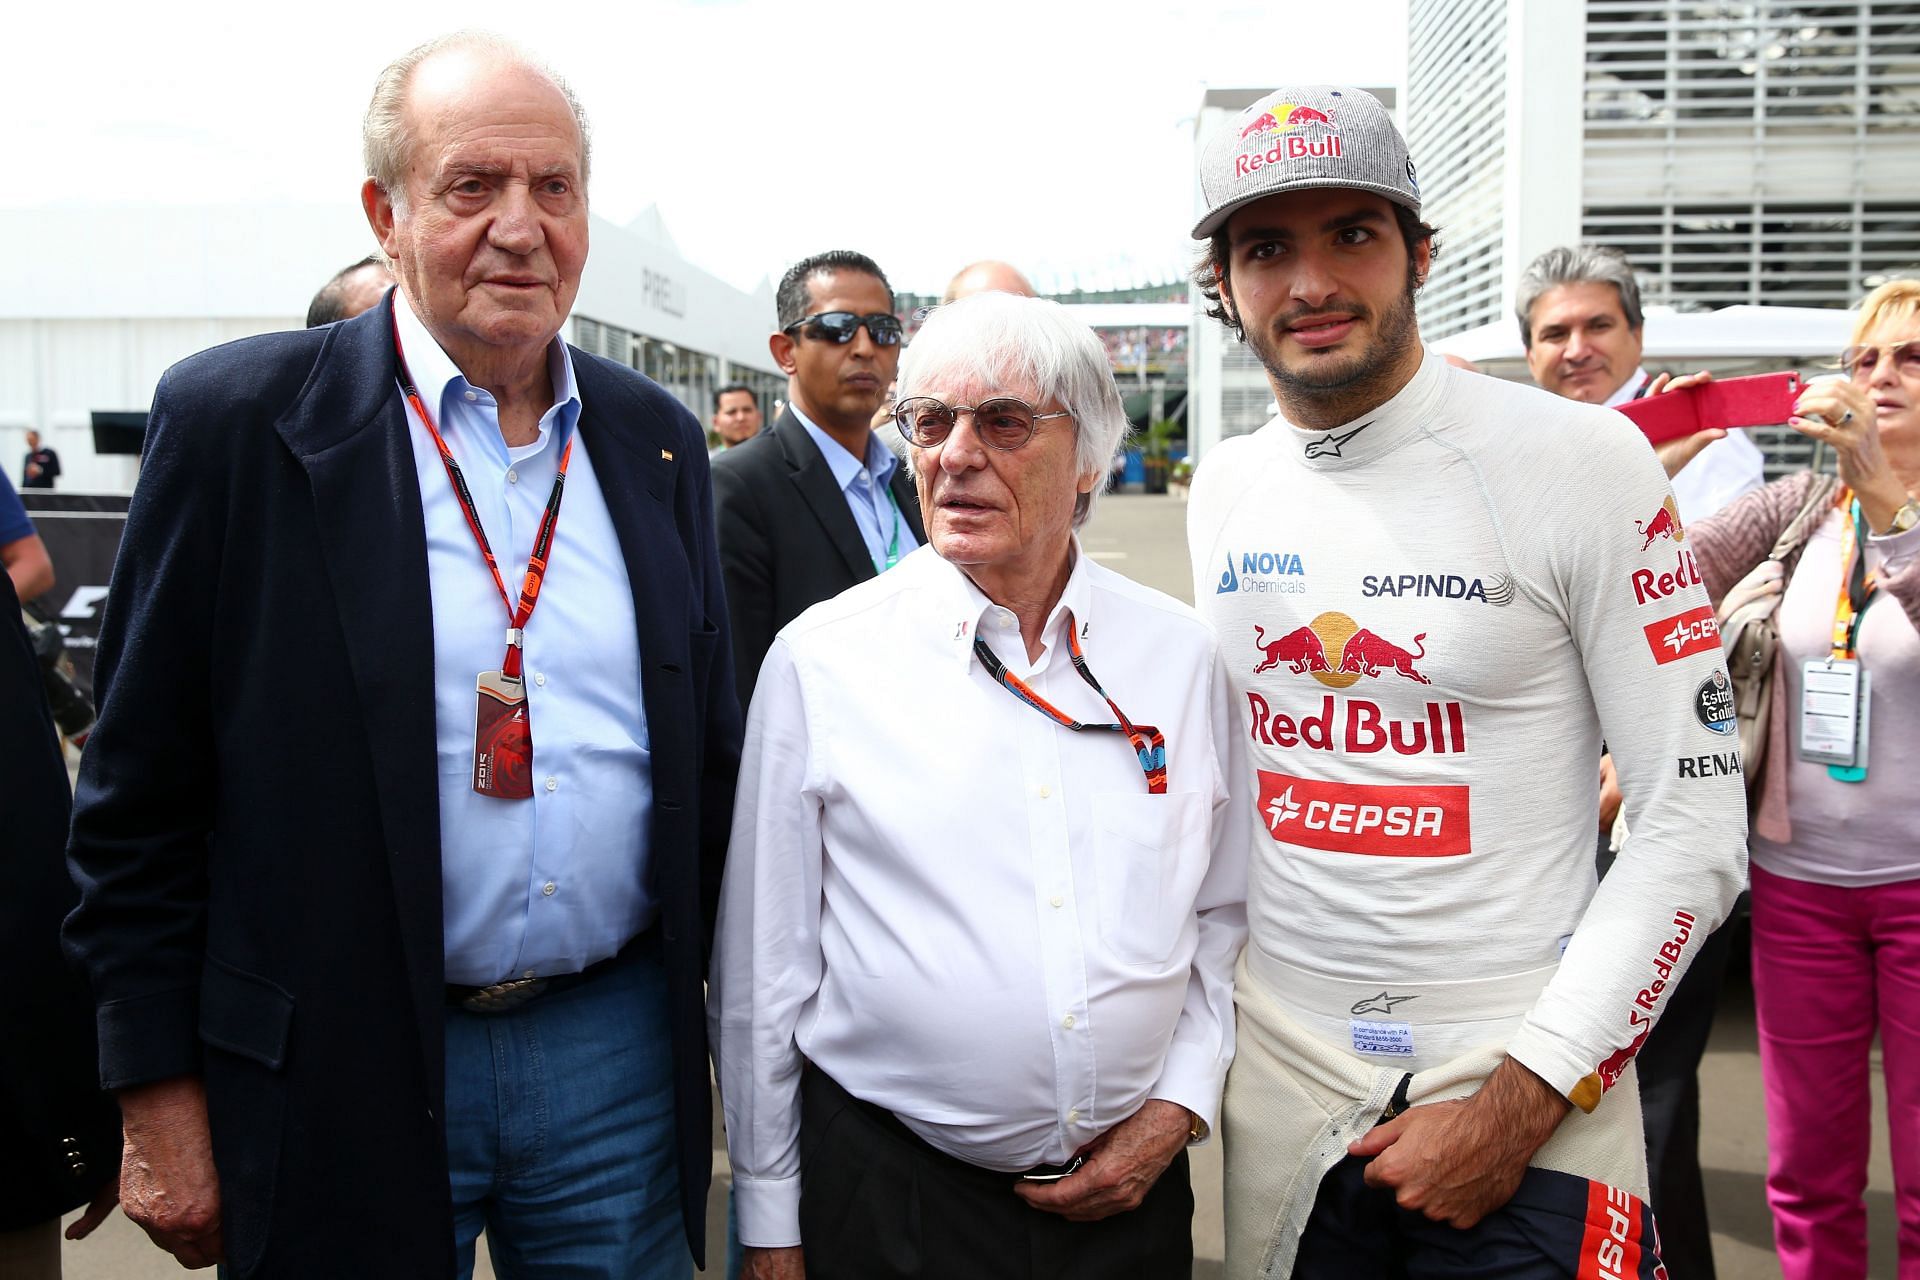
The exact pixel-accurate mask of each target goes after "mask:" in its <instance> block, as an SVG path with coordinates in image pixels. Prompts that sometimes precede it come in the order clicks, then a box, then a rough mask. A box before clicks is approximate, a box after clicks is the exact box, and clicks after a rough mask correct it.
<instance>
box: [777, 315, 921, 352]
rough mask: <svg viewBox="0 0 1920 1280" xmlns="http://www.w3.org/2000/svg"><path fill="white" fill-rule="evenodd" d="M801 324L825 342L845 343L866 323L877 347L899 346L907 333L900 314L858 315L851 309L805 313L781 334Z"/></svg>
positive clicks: (791, 330)
mask: <svg viewBox="0 0 1920 1280" xmlns="http://www.w3.org/2000/svg"><path fill="white" fill-rule="evenodd" d="M802 325H805V326H806V336H807V337H809V338H815V339H818V340H820V341H823V342H832V343H835V344H837V345H839V346H843V347H844V346H846V345H847V344H848V343H849V342H852V341H853V335H854V334H856V333H858V332H860V326H861V325H865V326H867V332H868V333H869V334H871V335H873V345H874V346H876V347H897V346H899V345H900V337H901V334H902V333H903V332H904V331H903V329H902V327H901V324H900V317H899V316H895V315H889V314H887V313H886V312H884V311H876V312H874V313H873V314H872V315H870V316H857V315H855V314H854V313H853V312H851V311H822V312H821V313H820V314H819V315H815V316H802V317H800V319H798V320H795V321H794V322H793V323H792V324H790V325H788V326H787V327H786V328H784V329H782V330H781V331H780V332H782V333H792V332H793V331H794V330H795V329H798V328H800V327H801V326H802Z"/></svg>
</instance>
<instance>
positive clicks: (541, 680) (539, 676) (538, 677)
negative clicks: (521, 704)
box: [533, 671, 547, 689]
mask: <svg viewBox="0 0 1920 1280" xmlns="http://www.w3.org/2000/svg"><path fill="white" fill-rule="evenodd" d="M533 682H534V683H535V684H537V685H539V686H540V687H541V688H542V689H544V688H546V687H547V673H546V672H544V671H536V672H534V673H533Z"/></svg>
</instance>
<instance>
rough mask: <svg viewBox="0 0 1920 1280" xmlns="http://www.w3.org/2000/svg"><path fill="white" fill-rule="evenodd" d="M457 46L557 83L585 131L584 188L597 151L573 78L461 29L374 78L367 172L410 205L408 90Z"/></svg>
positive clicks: (486, 35) (365, 137) (365, 136)
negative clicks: (426, 66)
mask: <svg viewBox="0 0 1920 1280" xmlns="http://www.w3.org/2000/svg"><path fill="white" fill-rule="evenodd" d="M456 49H465V50H473V51H475V52H479V53H489V54H493V55H494V56H496V57H498V58H499V59H500V60H501V61H503V62H509V63H515V64H518V65H520V66H523V67H526V68H527V69H528V70H530V71H533V72H535V73H536V74H538V75H541V76H544V77H545V78H546V79H548V80H550V81H552V82H553V87H554V88H556V89H558V90H559V91H560V96H561V97H563V98H565V99H566V100H567V109H568V111H570V112H571V113H572V114H573V123H574V125H575V126H576V127H577V128H578V129H579V130H580V182H581V185H582V186H583V187H584V186H585V185H586V181H587V168H588V164H589V161H590V160H591V158H592V153H593V142H592V138H593V135H592V131H591V130H589V128H588V127H587V113H586V111H585V109H584V108H582V107H581V105H580V100H579V99H578V98H576V97H574V96H573V90H572V89H571V88H569V87H568V85H567V82H566V81H565V80H563V79H561V78H560V76H559V75H558V74H557V73H556V72H555V71H554V70H553V68H551V67H549V66H547V65H546V64H545V63H543V62H541V61H540V60H539V59H538V58H535V57H534V56H533V55H531V54H529V53H528V52H527V51H526V50H525V49H522V48H521V47H520V46H519V45H517V44H515V43H514V42H513V41H511V40H509V39H507V38H506V37H505V36H500V35H495V34H493V33H492V32H490V31H455V32H452V33H451V34H449V35H444V36H437V37H435V38H434V39H432V40H429V41H427V42H426V43H425V44H423V45H420V46H418V47H417V48H414V49H409V50H408V51H407V52H406V53H403V54H401V55H400V56H399V57H398V58H396V59H394V60H393V61H392V62H391V63H388V64H387V69H386V70H385V71H382V72H381V73H380V78H379V79H378V80H376V81H374V85H373V101H372V102H370V103H368V104H367V116H366V120H365V122H364V123H363V124H362V126H361V132H360V141H361V147H362V150H363V151H364V153H365V156H366V162H367V175H368V176H369V177H371V178H372V179H373V181H374V184H375V185H376V186H378V187H379V188H380V189H381V190H382V191H384V192H386V193H387V198H388V199H390V200H392V201H393V203H394V205H395V207H396V208H402V209H404V208H405V207H406V198H407V168H408V166H409V165H411V164H412V162H413V144H414V141H415V139H414V137H413V135H412V134H411V133H410V132H409V131H408V129H407V89H408V87H409V86H410V85H411V83H412V81H413V73H414V72H415V71H417V70H419V68H420V64H421V63H423V62H425V61H427V59H429V58H431V57H433V56H434V55H435V54H440V53H447V52H450V51H452V50H456Z"/></svg>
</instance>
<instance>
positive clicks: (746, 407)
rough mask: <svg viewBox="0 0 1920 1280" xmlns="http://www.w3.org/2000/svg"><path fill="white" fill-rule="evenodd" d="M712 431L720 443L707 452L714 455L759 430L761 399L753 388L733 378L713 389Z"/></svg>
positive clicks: (717, 455) (738, 443) (747, 439)
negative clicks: (715, 389)
mask: <svg viewBox="0 0 1920 1280" xmlns="http://www.w3.org/2000/svg"><path fill="white" fill-rule="evenodd" d="M713 434H715V435H717V436H719V437H720V443H719V444H718V445H717V446H715V447H714V448H713V449H710V450H709V451H708V455H709V456H710V457H716V458H717V457H719V456H720V455H721V454H723V453H725V452H726V451H727V450H729V449H731V448H733V447H734V446H736V445H743V444H745V443H746V442H747V441H749V440H751V439H753V438H754V437H755V436H757V435H759V434H760V401H759V399H758V398H757V397H756V396H755V395H754V394H753V389H752V388H750V387H746V386H742V385H741V384H740V383H737V382H736V383H733V384H732V385H731V386H725V387H722V388H720V389H719V390H718V391H716V392H714V393H713Z"/></svg>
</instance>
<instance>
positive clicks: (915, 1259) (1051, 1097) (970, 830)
mask: <svg viewBox="0 0 1920 1280" xmlns="http://www.w3.org/2000/svg"><path fill="white" fill-rule="evenodd" d="M899 393H900V396H899V403H898V407H897V410H896V421H897V422H898V423H899V426H900V429H901V432H902V434H903V435H904V436H905V438H906V439H907V440H908V442H909V443H910V444H911V445H912V446H913V457H912V465H913V470H914V478H915V485H916V488H917V490H918V493H919V497H920V503H921V508H922V510H923V511H925V512H926V516H927V533H928V542H929V546H928V547H926V548H923V549H922V550H920V551H917V552H915V553H914V554H913V555H912V556H910V557H908V558H907V559H905V560H904V561H902V562H901V564H900V565H899V567H898V568H897V569H896V570H894V571H893V572H890V573H887V574H884V575H882V576H881V577H879V578H878V579H877V580H876V581H872V582H867V583H863V584H861V585H860V586H858V587H855V588H853V589H852V590H850V591H847V592H845V593H844V594H842V595H840V596H838V597H837V598H835V599H833V600H831V601H828V602H826V603H824V604H821V605H817V606H815V607H814V608H812V609H810V610H808V611H807V612H806V613H805V614H803V615H801V617H800V618H798V619H797V620H795V621H794V622H793V623H792V624H790V625H789V626H787V627H786V628H785V629H784V630H782V632H781V633H780V635H779V637H778V638H777V639H776V640H775V641H774V644H773V647H772V649H771V650H770V651H769V653H768V654H767V658H766V662H765V664H764V666H763V667H762V670H761V677H760V685H759V689H758V691H757V693H756V695H755V700H754V705H753V709H752V713H751V716H750V728H749V730H748V742H747V747H746V760H745V765H744V770H743V773H742V775H741V784H740V790H739V793H738V800H737V802H738V804H739V806H740V807H739V809H738V810H737V814H736V819H735V823H734V828H733V842H732V845H731V848H730V853H729V863H728V868H727V878H726V882H725V885H724V887H723V889H722V906H721V926H720V935H719V942H718V947H717V954H716V959H715V964H714V969H713V979H712V981H713V989H712V998H711V1000H710V1004H709V1019H710V1022H711V1027H712V1033H713V1042H714V1048H715V1055H716V1058H717V1061H718V1064H719V1076H720V1088H721V1096H722V1099H723V1102H724V1104H725V1109H726V1116H727V1141H728V1147H729V1150H730V1152H731V1154H732V1158H733V1169H734V1193H735V1196H736V1198H737V1204H738V1208H739V1222H740V1237H741V1240H742V1242H743V1243H744V1244H745V1245H746V1246H747V1255H746V1262H747V1266H746V1274H747V1275H748V1276H751V1277H773V1276H778V1277H789V1276H798V1275H802V1274H811V1275H813V1276H815V1277H830V1276H861V1277H867V1276H876V1275H887V1276H913V1277H928V1278H934V1277H974V1276H1003V1275H1026V1274H1045V1275H1048V1276H1050V1277H1074V1276H1086V1277H1094V1276H1110V1275H1115V1274H1123V1273H1124V1274H1126V1275H1130V1276H1152V1277H1160V1276H1165V1277H1169V1278H1171V1277H1175V1276H1178V1277H1181V1278H1182V1280H1185V1277H1187V1276H1188V1275H1190V1274H1191V1271H1192V1236H1191V1230H1190V1224H1191V1218H1192V1210H1193V1197H1192V1191H1191V1187H1190V1185H1189V1182H1188V1171H1187V1163H1186V1159H1185V1155H1184V1148H1185V1147H1186V1146H1187V1144H1188V1143H1189V1142H1195V1141H1200V1140H1202V1139H1204V1138H1205V1137H1206V1135H1207V1134H1208V1132H1209V1130H1210V1127H1211V1125H1212V1123H1213V1119H1214V1114H1215V1108H1216V1106H1217V1103H1218V1098H1219V1093H1220V1085H1221V1082H1222V1080H1223V1078H1224V1073H1225V1071H1226V1068H1227V1064H1228V1062H1229V1060H1230V1059H1231V1057H1232V1053H1233V1007H1232V992H1231V988H1232V965H1233V962H1234V959H1235V957H1236V956H1237V955H1238V953H1239V949H1240V944H1241V940H1242V938H1243V936H1244V932H1245V910H1244V904H1243V898H1244V888H1243V886H1244V880H1245V869H1244V866H1245V864H1244V859H1245V848H1246V844H1245V842H1246V840H1247V823H1246V820H1245V819H1244V818H1243V817H1239V816H1236V815H1238V814H1240V813H1243V812H1244V810H1245V806H1244V805H1240V806H1229V803H1228V796H1227V790H1226V780H1227V779H1228V778H1229V777H1232V776H1234V769H1235V768H1236V766H1235V765H1234V764H1233V763H1232V760H1233V758H1234V757H1235V754H1236V753H1237V752H1238V750H1239V747H1238V744H1237V742H1236V740H1235V736H1234V734H1233V732H1232V722H1231V717H1230V709H1229V707H1228V704H1227V694H1226V685H1225V682H1224V680H1223V678H1222V676H1221V673H1220V671H1219V669H1218V666H1217V664H1216V662H1215V658H1214V652H1213V646H1212V644H1211V643H1210V641H1209V639H1208V637H1207V633H1206V631H1205V629H1204V628H1203V627H1202V626H1201V625H1200V623H1199V621H1198V619H1197V618H1196V617H1195V615H1194V614H1193V612H1192V611H1191V610H1189V609H1188V608H1187V607H1186V606H1184V605H1181V604H1179V603H1177V602H1175V601H1173V600H1171V599H1169V598H1167V597H1165V596H1163V595H1160V594H1159V593H1157V592H1154V591H1150V590H1148V589H1147V588H1145V587H1141V586H1138V585H1136V584H1134V583H1132V582H1130V581H1128V580H1126V579H1124V578H1121V577H1120V576H1118V575H1117V574H1114V573H1112V572H1111V571H1109V570H1107V569H1104V568H1102V567H1101V566H1100V565H1098V564H1096V563H1094V562H1093V561H1092V560H1090V559H1089V558H1087V557H1086V556H1085V555H1084V554H1083V553H1082V552H1081V551H1080V549H1079V545H1078V543H1077V541H1076V539H1075V537H1074V530H1075V529H1076V527H1078V525H1079V524H1080V523H1082V522H1083V521H1084V520H1085V519H1086V516H1087V513H1088V511H1089V510H1090V508H1091V506H1092V504H1093V502H1094V500H1095V496H1096V495H1097V493H1098V492H1099V490H1100V488H1101V486H1102V485H1103V484H1104V483H1105V478H1106V474H1107V461H1108V459H1109V458H1110V457H1111V456H1112V454H1113V451H1114V449H1115V447H1116V446H1117V445H1118V444H1119V442H1120V440H1121V438H1122V437H1123V436H1124V435H1125V433H1126V429H1127V423H1126V418H1125V416H1124V411H1123V410H1122V408H1121V403H1120V396H1119V393H1118V390H1117V389H1116V388H1115V386H1114V383H1113V377H1112V374H1111V372H1110V371H1109V369H1108V365H1107V360H1106V355H1105V352H1104V350H1103V348H1102V347H1101V345H1100V342H1099V340H1098V339H1097V338H1096V337H1095V336H1094V334H1093V332H1092V331H1091V330H1089V329H1087V328H1086V327H1085V326H1084V325H1081V324H1078V323H1077V322H1075V321H1073V320H1072V319H1071V318H1070V317H1069V316H1068V315H1067V314H1066V312H1065V311H1064V310H1063V309H1062V308H1060V307H1059V306H1058V305H1057V304H1055V303H1052V302H1045V301H1039V300H1035V299H1030V298H1015V297H1011V296H1009V295H1005V294H997V293H992V294H982V295H979V296H976V297H972V298H968V299H965V300H963V301H961V302H957V303H955V304H953V305H952V306H949V307H944V308H942V309H941V310H939V311H937V312H935V313H934V315H933V316H932V318H931V319H929V320H928V322H927V324H926V326H925V327H924V328H923V329H921V331H920V333H919V335H918V337H916V339H915V341H914V345H913V347H912V349H911V350H910V351H908V353H907V354H906V357H905V359H904V360H903V361H902V365H901V371H900V386H899ZM803 1250H804V1253H803Z"/></svg>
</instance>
